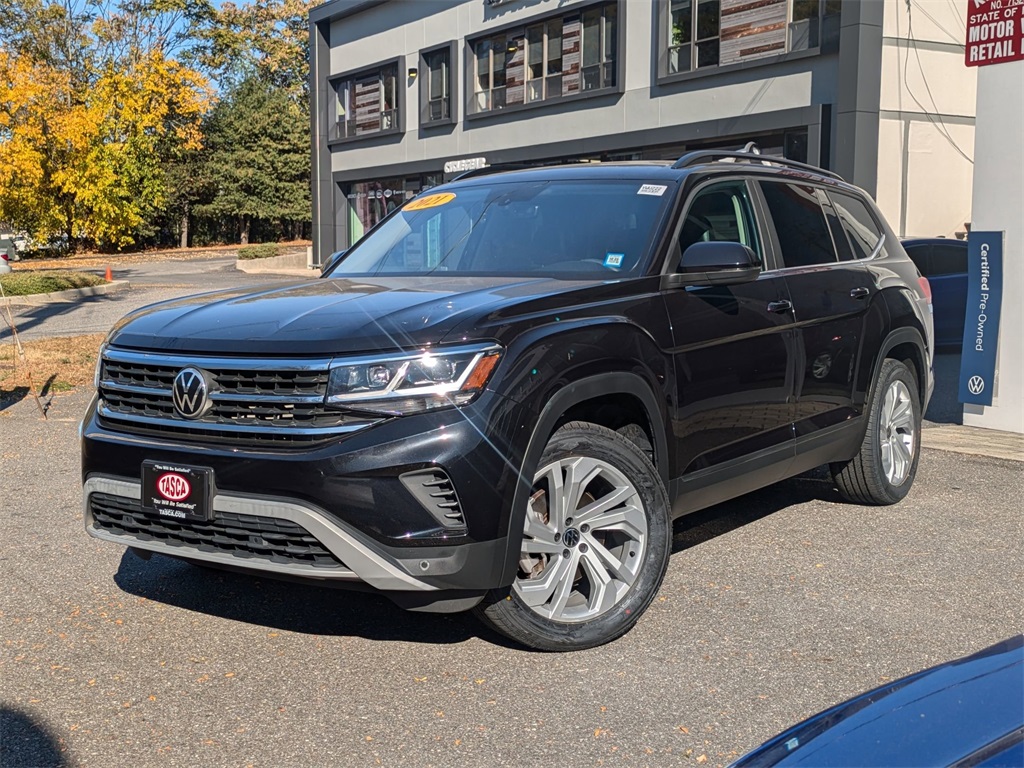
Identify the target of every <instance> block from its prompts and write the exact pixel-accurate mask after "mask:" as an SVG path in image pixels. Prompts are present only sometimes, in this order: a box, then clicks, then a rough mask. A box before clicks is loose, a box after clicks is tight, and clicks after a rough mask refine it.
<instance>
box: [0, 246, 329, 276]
mask: <svg viewBox="0 0 1024 768" xmlns="http://www.w3.org/2000/svg"><path fill="white" fill-rule="evenodd" d="M308 245H310V243H309V242H307V241H302V240H297V241H294V242H290V243H278V246H279V247H280V250H279V253H282V254H285V253H305V252H306V246H308ZM240 247H241V246H237V245H214V246H209V247H205V248H171V249H167V250H163V251H143V252H141V253H110V254H108V253H76V254H74V255H72V256H62V257H60V258H49V259H47V258H40V257H35V256H32V257H28V258H24V259H22V260H21V261H19V262H18V263H17V264H15V265H14V268H15V270H19V271H20V270H33V271H34V270H38V269H104V268H105V267H108V266H109V267H111V268H116V267H118V266H130V265H132V264H142V263H145V262H152V261H191V260H193V259H216V258H222V257H223V258H232V259H233V258H236V257H237V255H238V249H239V248H240Z"/></svg>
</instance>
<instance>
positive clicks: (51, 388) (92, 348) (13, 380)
mask: <svg viewBox="0 0 1024 768" xmlns="http://www.w3.org/2000/svg"><path fill="white" fill-rule="evenodd" d="M105 336H106V334H103V333H93V334H88V335H85V336H62V337H59V338H54V339H39V340H37V341H25V342H22V348H23V349H24V350H25V358H26V360H27V362H28V366H27V367H26V365H25V364H24V363H23V362H22V360H21V359H20V358H19V356H18V354H17V350H16V349H15V346H14V341H13V340H12V339H10V338H7V339H3V340H2V341H0V408H3V407H6V406H7V405H9V404H10V403H11V402H15V401H17V400H21V399H23V398H24V397H26V396H28V394H29V389H28V388H29V374H30V373H31V380H32V382H33V383H34V384H35V386H36V391H37V392H39V393H40V394H42V395H43V396H49V395H53V394H57V393H60V392H67V391H69V390H71V389H74V388H75V387H80V386H86V385H88V386H90V387H91V386H92V379H93V374H94V372H95V370H96V355H97V353H98V352H99V348H100V344H102V343H103V339H104V338H105Z"/></svg>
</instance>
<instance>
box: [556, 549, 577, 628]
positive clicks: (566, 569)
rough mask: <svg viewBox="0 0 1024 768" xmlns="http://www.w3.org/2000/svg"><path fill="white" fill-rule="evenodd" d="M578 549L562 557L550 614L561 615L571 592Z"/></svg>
mask: <svg viewBox="0 0 1024 768" xmlns="http://www.w3.org/2000/svg"><path fill="white" fill-rule="evenodd" d="M579 559H580V557H579V550H577V551H575V552H573V553H572V555H570V556H569V557H563V558H562V565H563V567H562V568H560V569H559V573H560V577H559V579H558V581H557V582H556V583H555V590H554V594H553V595H552V599H551V611H550V615H551V616H561V615H562V613H563V612H564V611H565V606H566V603H568V602H569V596H570V595H571V594H572V583H573V581H574V580H575V576H576V566H577V565H578V564H579Z"/></svg>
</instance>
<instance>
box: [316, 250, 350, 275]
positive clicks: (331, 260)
mask: <svg viewBox="0 0 1024 768" xmlns="http://www.w3.org/2000/svg"><path fill="white" fill-rule="evenodd" d="M346 253H348V250H347V249H346V250H344V251H335V252H334V253H332V254H331V255H330V256H328V257H327V261H325V262H324V263H323V264H322V265H321V266H320V274H321V275H326V274H327V273H328V272H330V271H331V269H333V268H334V265H335V264H337V263H338V262H339V261H341V257H342V256H344V255H345V254H346Z"/></svg>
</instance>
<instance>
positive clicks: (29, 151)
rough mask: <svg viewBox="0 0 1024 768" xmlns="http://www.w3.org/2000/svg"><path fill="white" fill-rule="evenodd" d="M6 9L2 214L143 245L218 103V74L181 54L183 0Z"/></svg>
mask: <svg viewBox="0 0 1024 768" xmlns="http://www.w3.org/2000/svg"><path fill="white" fill-rule="evenodd" d="M0 6H7V7H6V8H5V10H6V11H7V12H6V13H4V14H3V18H4V19H5V21H6V24H4V25H3V27H0V40H2V42H0V220H4V221H7V222H9V223H10V224H12V225H13V226H15V227H16V228H18V229H24V230H27V231H28V232H30V233H32V234H33V235H34V236H36V237H37V238H45V237H49V236H53V235H55V234H63V235H65V236H66V237H67V241H68V242H74V241H76V240H86V241H90V242H92V243H95V244H96V245H98V246H101V247H108V248H122V247H124V246H129V245H132V244H133V243H135V242H136V239H137V238H138V237H140V236H144V235H145V234H146V227H147V223H148V222H149V221H150V220H151V219H152V217H153V214H154V212H156V211H158V210H160V209H161V208H162V207H163V206H164V205H165V203H166V198H167V194H168V191H167V185H166V176H165V173H164V164H165V163H166V162H167V161H168V160H169V159H170V158H171V157H173V156H174V154H175V153H176V152H180V151H184V150H188V149H189V148H194V147H198V146H199V144H200V142H201V131H200V128H201V121H202V118H203V115H204V114H205V112H206V111H207V109H208V107H209V104H210V99H211V91H210V88H209V85H208V82H207V79H206V78H205V77H204V76H203V75H202V74H200V73H199V72H197V71H196V70H194V69H192V68H190V67H188V66H185V65H184V64H182V63H180V62H178V61H176V60H175V59H174V58H173V57H172V56H173V51H172V50H170V48H171V47H172V45H173V44H174V39H173V37H172V35H171V34H170V33H172V32H173V31H174V29H175V27H176V26H178V25H179V24H181V23H182V20H183V19H184V15H183V13H182V11H181V10H180V9H181V6H178V8H177V9H176V8H175V3H174V2H173V1H172V2H170V3H168V2H165V0H154V2H152V3H150V4H148V5H141V4H138V3H134V2H131V3H125V4H122V5H118V6H109V7H104V6H102V5H97V4H95V3H88V4H87V3H86V2H81V3H80V4H79V5H76V4H75V2H74V1H73V0H66V1H65V2H46V1H45V0H16V1H15V2H12V0H0ZM172 18H173V19H175V21H172ZM161 30H163V31H164V32H165V33H166V34H163V35H161V34H160V31H161Z"/></svg>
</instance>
